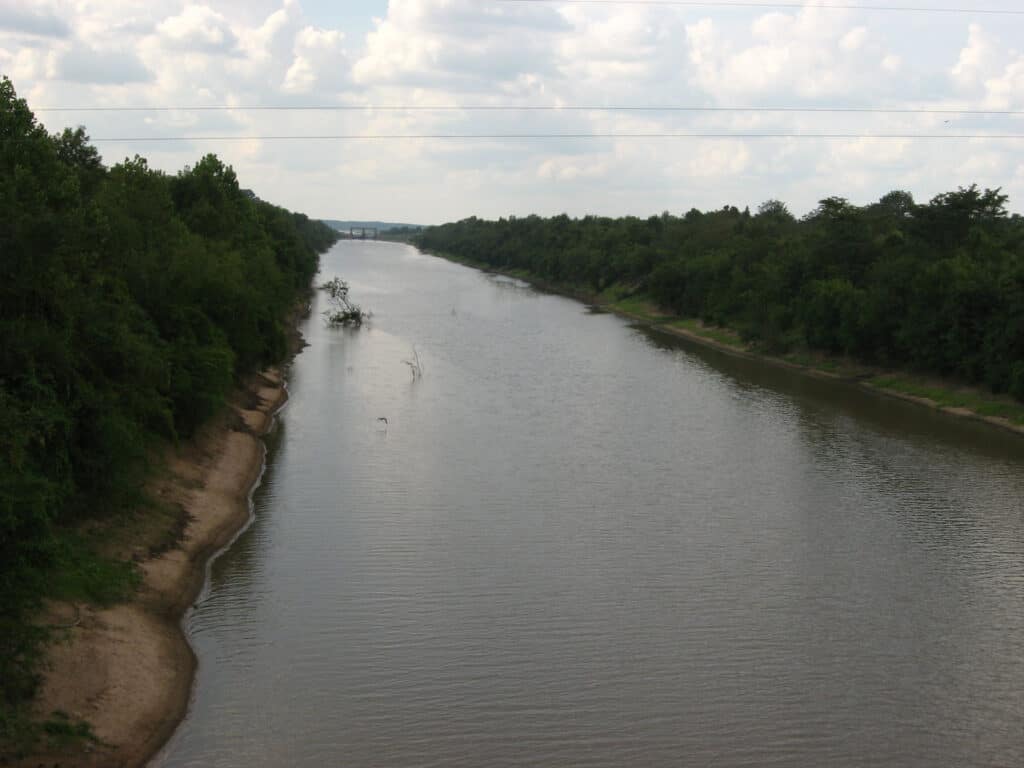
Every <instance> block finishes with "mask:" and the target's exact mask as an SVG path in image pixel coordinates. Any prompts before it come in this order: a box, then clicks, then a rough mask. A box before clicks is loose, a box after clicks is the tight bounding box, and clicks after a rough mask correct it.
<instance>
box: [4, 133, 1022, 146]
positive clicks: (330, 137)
mask: <svg viewBox="0 0 1024 768" xmlns="http://www.w3.org/2000/svg"><path fill="white" fill-rule="evenodd" d="M396 139H400V140H413V139H462V140H472V139H496V140H526V139H929V140H931V139H934V140H950V139H999V140H1006V139H1011V140H1019V139H1024V134H1022V133H983V134H979V133H722V132H714V133H712V132H706V133H402V134H396V133H387V134H379V133H378V134H356V133H351V134H323V135H276V136H118V137H113V136H107V137H101V138H90V139H89V141H91V142H93V143H125V144H132V143H141V142H146V143H156V142H185V141H199V142H201V141H371V140H372V141H386V140H396ZM9 141H17V139H13V140H11V139H9Z"/></svg>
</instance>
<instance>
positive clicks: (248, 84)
mask: <svg viewBox="0 0 1024 768" xmlns="http://www.w3.org/2000/svg"><path fill="white" fill-rule="evenodd" d="M47 3H50V4H47ZM365 5H370V3H366V4H365ZM385 5H386V10H383V9H384V8H385ZM379 7H380V8H381V9H382V10H381V11H380V13H381V15H382V18H380V19H378V20H375V21H371V20H370V19H369V18H366V19H364V20H362V21H361V22H360V23H359V24H358V25H356V26H353V27H351V28H349V29H335V28H332V27H331V24H329V23H327V22H326V20H325V17H326V16H328V15H329V16H332V17H333V18H335V19H337V18H346V19H350V18H351V15H352V14H351V12H350V10H349V7H348V5H346V9H345V12H344V13H342V14H341V15H340V16H339V15H338V14H337V13H336V12H334V11H335V10H336V9H331V11H330V12H328V11H325V10H324V4H323V3H322V2H313V0H147V1H146V2H141V0H0V69H2V70H3V71H4V72H6V73H8V74H10V75H12V77H14V78H15V84H16V86H17V87H18V89H19V93H20V94H21V95H23V96H26V97H27V98H28V99H29V101H30V103H31V104H33V105H37V106H59V105H61V104H83V103H89V104H97V105H103V106H118V105H131V106H144V105H153V106H167V105H183V106H187V105H199V104H205V105H214V104H234V105H250V104H262V105H278V106H288V105H306V104H311V103H316V104H339V105H365V106H366V107H367V109H365V110H361V111H353V112H348V111H346V112H333V111H324V112H315V111H294V112H290V111H283V110H275V111H243V110H238V111H230V112H210V111H205V112H204V111H190V110H187V109H186V110H182V111H173V112H170V111H159V112H153V113H145V112H131V113H107V112H103V113H96V114H93V115H90V116H88V126H89V130H90V133H92V134H93V135H96V136H104V135H106V136H112V135H146V136H183V135H197V136H202V135H220V136H231V135H235V136H239V137H242V136H260V135H284V134H288V135H317V134H320V135H325V134H364V135H370V134H382V135H391V134H430V133H451V134H482V133H490V134H533V133H541V134H543V133H554V134H560V133H573V134H661V133H667V134H687V133H712V134H723V135H724V136H723V137H722V138H713V139H710V138H709V139H696V138H671V139H641V138H627V137H625V136H621V137H619V138H592V139H586V140H572V139H564V140H563V139H533V140H527V139H523V140H512V139H506V140H466V141H463V140H454V139H452V140H381V141H365V142H359V143H356V142H348V143H340V142H339V143H330V142H323V141H305V142H302V141H298V142H268V141H244V142H243V141H237V142H223V143H220V142H219V143H216V144H212V143H209V144H203V143H202V142H198V141H197V142H194V143H191V144H189V143H180V144H179V143H174V144H167V145H162V144H147V145H144V146H133V145H130V144H126V145H123V146H115V145H109V144H103V145H101V146H100V149H101V150H102V151H103V152H104V153H105V154H109V156H110V158H111V161H115V162H116V160H117V159H118V158H120V157H123V156H124V155H126V154H128V155H130V154H132V153H134V152H136V151H144V152H145V153H146V154H147V155H149V156H150V157H151V158H152V160H153V163H154V165H155V166H156V167H162V168H165V169H167V170H175V169H177V168H180V167H181V166H182V165H183V164H185V163H186V162H194V161H195V159H196V157H197V156H198V155H199V154H201V153H203V152H206V151H215V152H217V153H218V154H220V155H221V156H222V157H223V158H224V159H225V160H226V161H227V162H231V163H233V164H234V165H235V166H236V169H237V170H238V172H239V174H240V177H241V178H242V179H243V180H246V179H248V181H247V183H248V184H249V185H250V186H253V187H254V188H257V190H258V191H259V192H260V194H262V195H264V196H266V197H267V198H268V199H273V200H275V201H276V202H280V203H282V204H285V205H288V206H290V207H294V208H297V209H300V210H306V211H308V212H310V213H312V214H314V215H316V214H319V215H328V214H331V215H335V217H342V215H344V216H347V217H350V218H358V217H360V216H362V217H366V218H375V217H379V216H378V214H379V215H380V216H383V215H385V214H386V215H387V216H388V217H392V216H393V217H396V218H406V219H409V220H416V221H432V220H442V219H452V218H461V217H462V216H465V215H469V214H472V213H476V214H478V215H489V216H499V215H507V214H509V213H515V214H525V213H530V212H534V211H536V212H539V213H553V212H560V211H567V212H569V213H571V214H582V213H588V212H593V213H606V214H626V213H635V214H639V215H645V214H648V213H651V212H659V211H662V210H665V209H669V210H673V211H677V212H678V211H684V210H688V209H689V208H690V207H694V206H696V207H720V206H721V205H723V204H725V203H729V204H736V205H738V206H740V207H743V206H744V205H750V206H752V207H753V206H756V205H757V204H758V203H759V202H761V201H763V200H765V199H768V198H771V197H776V198H779V199H783V200H785V201H786V202H787V203H788V204H789V205H790V207H791V209H792V210H793V211H794V212H800V211H804V210H809V209H810V208H812V207H813V206H814V204H815V203H816V201H817V200H818V199H820V198H822V197H825V196H827V195H832V194H840V195H844V196H848V197H850V198H851V199H854V200H864V201H868V200H872V199H877V198H878V197H879V196H880V195H881V194H883V193H884V192H887V191H889V190H890V189H891V188H893V187H900V186H905V187H907V188H910V189H912V190H913V191H914V193H915V194H916V195H917V196H918V197H919V198H920V199H927V198H928V197H929V196H931V195H934V194H936V193H938V192H942V191H946V190H948V189H952V188H955V187H956V186H957V185H963V184H970V183H972V182H978V183H979V184H981V185H983V186H993V187H994V186H1003V187H1004V189H1006V191H1007V192H1008V193H1009V194H1010V195H1011V202H1013V203H1016V204H1017V205H1020V204H1022V203H1024V170H1022V169H1024V165H1022V163H1021V161H1020V159H1019V149H1018V146H1017V145H1016V144H1015V143H1013V142H1008V141H1004V142H995V141H990V142H986V141H983V140H978V141H975V142H956V141H949V142H942V141H914V140H903V141H899V140H880V139H869V138H866V139H851V140H842V141H840V140H821V139H794V138H788V139H760V140H749V139H744V138H729V137H728V136H727V134H729V133H741V132H742V133H758V132H773V133H774V132H777V133H829V132H834V133H851V134H858V133H862V134H865V135H868V134H872V133H918V132H920V133H937V132H941V131H945V130H952V129H953V128H954V127H955V129H956V131H957V132H968V131H973V130H979V131H981V130H991V131H993V132H1002V130H1003V129H1004V128H1006V132H1012V130H1011V129H1010V128H1009V127H1008V126H1009V125H1011V124H1010V123H1009V122H1008V121H1007V120H1003V122H997V121H998V120H1001V118H994V117H993V118H989V119H985V120H982V119H977V118H971V119H969V118H953V123H954V126H950V127H946V125H945V123H944V122H943V120H944V119H945V118H946V117H948V116H936V115H927V114H902V115H884V114H854V113H845V114H838V115H837V114H829V113H824V112H814V113H798V112H786V113H781V112H769V111H760V112H742V111H721V112H684V111H676V112H668V111H660V112H659V111H633V112H613V111H602V110H597V109H594V110H575V109H566V110H563V111H536V110H534V111H511V110H507V111H506V110H494V111H473V110H458V109H451V110H447V111H429V110H423V109H417V110H407V111H387V110H380V109H372V107H373V106H374V105H399V106H400V105H410V106H415V107H426V106H433V105H447V106H449V107H458V106H465V105H490V106H501V105H510V104H518V105H530V106H542V105H562V106H570V107H571V106H580V105H586V106H594V105H602V104H604V105H633V106H642V105H694V106H704V107H737V106H754V107H775V106H785V107H796V108H799V107H822V106H837V107H864V106H871V107H887V106H892V107H899V108H909V109H913V108H914V107H933V108H934V107H941V108H951V107H952V108H958V107H962V106H964V105H968V106H974V107H978V108H981V107H987V108H990V109H1021V108H1024V56H1022V55H1021V53H1020V52H1015V51H1013V50H1012V49H1011V48H1010V47H1009V45H1007V44H1006V43H1004V42H1003V41H1002V40H1001V39H1000V35H1002V34H1003V28H1000V27H997V26H996V25H995V24H994V23H992V21H994V20H987V21H986V23H985V24H984V25H982V24H973V25H968V23H966V22H965V21H964V20H963V18H962V17H959V16H952V15H947V16H941V17H936V18H934V19H932V18H929V19H928V24H929V27H928V29H929V36H928V39H927V40H922V39H921V36H920V35H919V34H917V30H918V28H919V27H918V24H919V23H920V20H919V19H917V17H912V15H899V14H895V15H883V14H877V13H869V12H857V11H853V10H845V11H839V10H835V9H832V10H823V9H820V8H813V7H811V6H809V5H808V6H805V7H803V8H800V9H790V10H786V11H784V12H782V11H780V12H764V11H763V9H762V10H758V9H746V10H743V11H737V10H736V9H731V10H730V11H728V12H726V11H720V10H716V9H714V8H710V7H709V8H704V9H700V10H696V9H694V8H692V7H691V8H681V7H672V6H665V5H639V4H569V3H559V2H552V3H492V2H481V1H480V0H389V2H388V3H387V4H385V3H384V2H383V0H379ZM58 9H59V11H60V12H59V13H58V12H57V11H58ZM318 13H320V14H322V15H321V16H320V17H319V18H318V17H317V14H318ZM367 13H369V11H367ZM366 30H369V32H368V33H367V31H366ZM47 32H48V33H50V34H47ZM1006 37H1007V42H1009V32H1007V33H1006ZM45 117H46V119H47V121H48V123H49V122H50V121H54V122H53V124H52V125H49V124H48V128H49V129H51V130H59V128H60V127H62V125H61V124H60V123H59V121H60V120H64V119H66V120H69V121H73V122H75V121H79V120H82V119H83V118H82V116H81V115H67V116H65V115H61V113H46V114H45ZM73 122H72V123H70V124H73ZM261 185H263V186H262V187H261ZM439 188H442V189H443V191H444V194H438V189H439Z"/></svg>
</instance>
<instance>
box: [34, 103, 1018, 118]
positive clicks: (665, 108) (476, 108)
mask: <svg viewBox="0 0 1024 768" xmlns="http://www.w3.org/2000/svg"><path fill="white" fill-rule="evenodd" d="M33 111H35V112H231V111H237V112H363V111H371V112H723V113H727V112H764V113H772V112H784V113H810V114H815V113H824V114H851V113H852V114H871V115H992V116H1014V115H1024V110H1019V109H956V108H952V107H948V108H947V107H934V108H933V107H896V108H886V107H703V106H694V105H685V104H684V105H672V104H668V105H653V104H652V105H625V104H617V105H606V106H602V105H598V104H593V105H580V104H572V105H566V106H559V105H528V104H525V105H515V104H500V105H492V104H474V105H468V106H458V105H438V106H424V105H419V104H417V105H407V106H402V105H390V104H389V105H374V104H366V105H361V106H357V105H351V104H306V105H296V106H286V105H278V104H249V105H243V106H237V105H236V106H232V105H229V104H217V105H209V104H203V105H196V106H189V107H185V106H155V107H140V106H127V107H107V106H105V107H38V108H35V109H34V110H33Z"/></svg>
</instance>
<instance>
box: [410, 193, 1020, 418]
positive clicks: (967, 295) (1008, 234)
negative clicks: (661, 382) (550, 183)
mask: <svg viewBox="0 0 1024 768" xmlns="http://www.w3.org/2000/svg"><path fill="white" fill-rule="evenodd" d="M1006 203H1007V196H1006V195H1004V194H1002V193H1001V192H1000V190H998V189H996V190H991V189H985V190H980V189H978V188H977V186H973V185H972V186H970V187H967V188H959V189H958V190H957V191H955V192H947V193H944V194H940V195H938V196H936V197H934V198H933V199H932V200H931V201H930V202H928V203H927V204H918V203H916V202H915V201H914V198H913V197H912V196H911V195H910V194H909V193H907V192H902V191H894V192H890V193H889V194H887V195H885V196H884V197H882V198H881V199H880V200H879V201H878V202H876V203H872V204H870V205H866V206H857V205H853V204H852V203H850V202H849V201H848V200H846V199H844V198H841V197H830V198H827V199H825V200H822V201H821V202H820V203H819V205H818V206H817V207H816V208H815V209H814V210H813V211H812V212H811V213H809V214H808V215H806V216H804V217H802V218H797V217H795V216H793V215H792V214H791V213H790V212H789V210H788V209H787V207H786V206H785V204H783V203H781V202H779V201H777V200H769V201H767V202H765V203H763V204H762V205H761V206H760V207H759V208H758V209H757V211H756V212H755V213H751V212H750V211H749V210H742V211H741V210H739V209H737V208H735V207H732V206H726V207H724V208H723V209H721V210H716V211H709V212H701V211H698V210H691V211H689V212H688V213H686V214H685V215H682V216H673V215H670V214H669V213H664V214H662V215H660V216H652V217H650V218H647V219H640V218H634V217H625V218H604V217H597V216H587V217H584V218H578V219H576V218H569V217H568V216H565V215H562V216H555V217H553V218H541V217H538V216H528V217H525V218H516V217H511V218H503V219H500V220H498V221H484V220H481V219H477V218H470V219H466V220H464V221H459V222H456V223H451V224H445V225H443V226H437V227H432V228H430V229H427V230H426V231H424V232H423V233H421V234H420V235H419V236H418V237H417V238H415V241H416V242H417V244H418V245H420V247H422V248H425V249H428V250H432V251H435V252H438V253H446V254H450V255H452V256H454V257H456V258H460V259H466V260H470V261H473V262H477V263H480V264H484V265H487V266H490V267H494V268H497V269H502V270H519V269H521V270H526V271H528V272H529V273H531V274H533V275H536V276H538V277H541V278H543V279H545V280H549V281H552V282H554V283H556V284H560V285H563V286H569V287H573V288H576V289H583V290H585V291H588V292H590V293H593V294H600V293H602V292H605V291H608V290H609V289H610V288H612V287H618V289H619V291H622V290H626V291H629V292H634V293H637V294H639V295H644V296H647V297H649V298H650V299H652V300H653V301H654V302H656V303H657V304H659V305H660V306H661V307H662V308H663V309H665V310H668V311H670V312H672V313H674V314H677V315H681V316H685V317H696V318H701V319H703V320H704V321H705V322H708V323H713V324H716V325H722V326H728V327H731V328H734V329H735V330H737V331H739V332H740V334H741V335H742V336H743V337H744V338H745V339H747V340H749V341H751V342H754V343H756V344H758V345H759V346H760V348H762V349H764V350H766V351H768V352H772V353H781V352H786V351H788V350H792V349H799V348H805V349H812V350H818V351H821V352H824V353H828V354H833V355H847V356H851V357H853V358H856V359H858V360H861V361H863V362H866V363H873V364H879V365H884V366H893V367H903V368H910V369H914V370H917V371H921V372H926V373H929V374H937V375H939V376H946V377H951V378H954V379H957V380H960V381H963V382H967V383H971V384H975V385H980V386H983V387H987V388H989V389H990V390H991V391H992V392H995V393H1010V394H1011V395H1013V396H1014V397H1016V398H1017V399H1019V400H1024V219H1022V218H1021V217H1020V216H1019V215H1012V216H1011V215H1009V212H1008V210H1007V207H1006Z"/></svg>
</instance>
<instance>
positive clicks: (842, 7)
mask: <svg viewBox="0 0 1024 768" xmlns="http://www.w3.org/2000/svg"><path fill="white" fill-rule="evenodd" d="M492 2H496V3H520V4H527V3H534V4H539V3H545V4H551V3H556V2H557V3H571V4H573V5H666V6H682V7H688V8H741V9H746V8H785V9H793V10H804V9H807V8H813V9H815V10H828V11H884V12H895V13H956V14H963V13H973V14H984V15H991V16H1024V11H1021V10H1013V11H1010V10H1002V9H1000V8H941V7H938V8H937V7H934V6H929V7H926V6H915V5H863V4H857V3H837V4H834V5H831V4H825V3H796V2H792V3H771V2H764V3H760V2H713V1H712V0H706V1H705V2H698V1H697V0H492Z"/></svg>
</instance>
